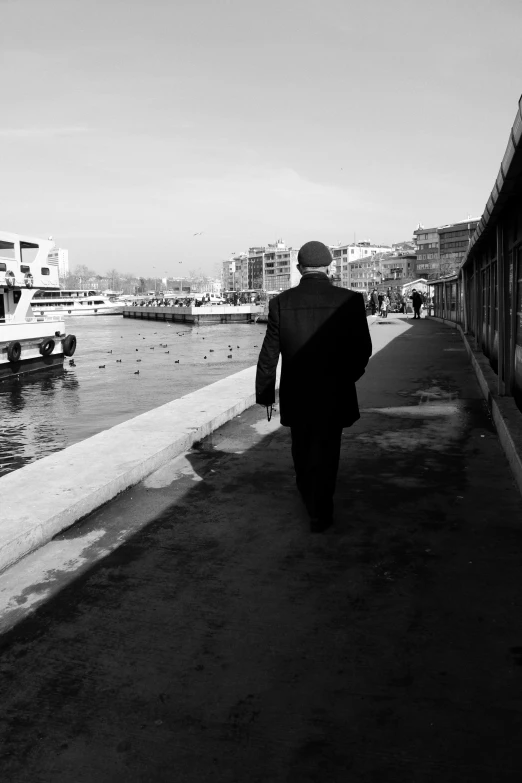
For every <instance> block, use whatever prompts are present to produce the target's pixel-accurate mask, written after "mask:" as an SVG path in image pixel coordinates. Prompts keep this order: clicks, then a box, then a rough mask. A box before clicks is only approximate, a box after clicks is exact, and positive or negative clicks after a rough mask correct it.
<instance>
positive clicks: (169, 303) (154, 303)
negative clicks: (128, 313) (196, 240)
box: [132, 292, 261, 307]
mask: <svg viewBox="0 0 522 783" xmlns="http://www.w3.org/2000/svg"><path fill="white" fill-rule="evenodd" d="M260 301H261V297H260V296H259V294H257V295H253V294H248V295H247V294H242V293H240V292H237V293H235V294H233V295H228V296H226V297H224V298H223V299H222V300H221V301H212V300H211V299H210V297H209V296H205V295H203V296H202V297H201V296H200V297H195V296H185V297H180V298H176V299H172V298H168V297H164V296H160V297H156V298H153V299H135V300H134V301H133V302H132V306H133V307H205V306H215V305H220V304H230V305H238V304H259V302H260Z"/></svg>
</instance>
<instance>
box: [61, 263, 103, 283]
mask: <svg viewBox="0 0 522 783" xmlns="http://www.w3.org/2000/svg"><path fill="white" fill-rule="evenodd" d="M95 276H96V272H94V271H93V270H92V269H89V267H88V266H86V265H85V264H78V265H77V266H75V267H74V269H73V271H72V272H71V273H70V274H69V275H67V277H66V278H65V279H64V287H65V288H85V286H86V285H87V284H88V282H87V281H88V280H90V279H91V278H93V277H95Z"/></svg>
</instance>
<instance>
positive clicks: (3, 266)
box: [0, 264, 7, 272]
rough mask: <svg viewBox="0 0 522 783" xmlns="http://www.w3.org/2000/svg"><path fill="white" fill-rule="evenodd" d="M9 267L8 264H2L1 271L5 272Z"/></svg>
mask: <svg viewBox="0 0 522 783" xmlns="http://www.w3.org/2000/svg"><path fill="white" fill-rule="evenodd" d="M6 269H7V264H0V272H5V271H6Z"/></svg>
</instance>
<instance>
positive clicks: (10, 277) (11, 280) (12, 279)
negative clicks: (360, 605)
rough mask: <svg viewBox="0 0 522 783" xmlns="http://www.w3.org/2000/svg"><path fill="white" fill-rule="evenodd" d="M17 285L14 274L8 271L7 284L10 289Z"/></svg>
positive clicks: (6, 274)
mask: <svg viewBox="0 0 522 783" xmlns="http://www.w3.org/2000/svg"><path fill="white" fill-rule="evenodd" d="M15 283H16V278H15V275H14V272H12V271H11V270H10V269H8V270H7V272H6V273H5V284H6V286H7V287H8V288H12V287H13V286H14V284H15Z"/></svg>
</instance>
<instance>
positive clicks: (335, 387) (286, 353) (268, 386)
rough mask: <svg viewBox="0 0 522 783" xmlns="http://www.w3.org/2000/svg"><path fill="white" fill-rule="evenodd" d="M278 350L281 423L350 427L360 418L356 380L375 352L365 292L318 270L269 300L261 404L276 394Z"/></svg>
mask: <svg viewBox="0 0 522 783" xmlns="http://www.w3.org/2000/svg"><path fill="white" fill-rule="evenodd" d="M279 354H281V357H282V364H281V381H280V386H279V406H280V412H281V424H283V425H284V426H285V427H292V426H294V425H299V424H305V423H307V422H312V421H315V422H322V423H324V424H332V425H335V426H341V427H349V426H351V425H352V424H353V423H354V422H355V421H357V419H358V418H359V406H358V404H357V393H356V390H355V381H357V380H358V379H359V378H360V377H361V375H363V373H364V368H365V367H366V365H367V364H368V361H369V359H370V356H371V355H372V342H371V339H370V332H369V329H368V321H367V320H366V309H365V306H364V299H363V297H362V295H361V294H359V293H357V292H356V291H350V290H348V289H346V288H337V287H335V286H334V285H332V283H331V282H330V280H329V279H328V277H327V276H326V275H325V274H324V273H322V272H313V273H308V274H305V275H303V277H302V278H301V281H300V283H299V285H298V286H296V287H295V288H290V289H288V290H287V291H283V293H281V294H279V296H276V297H274V299H272V300H271V301H270V303H269V308H268V325H267V330H266V335H265V339H264V341H263V346H262V348H261V352H260V354H259V361H258V363H257V375H256V401H257V402H258V403H260V404H261V405H271V404H272V403H273V402H274V400H275V380H276V367H277V362H278V359H279Z"/></svg>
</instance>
